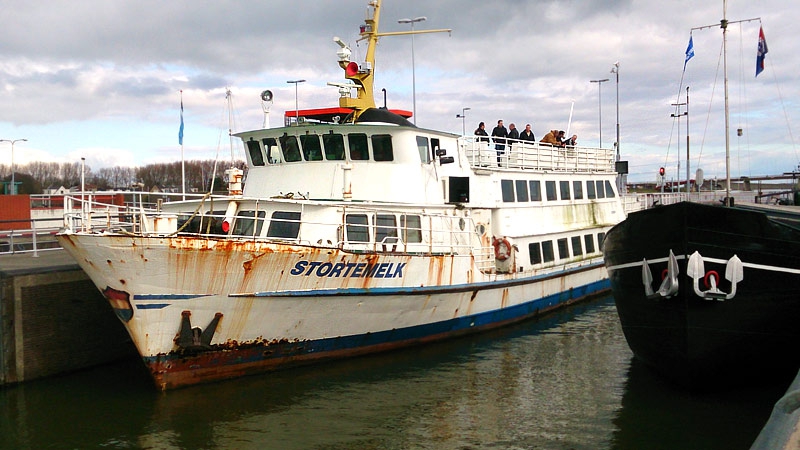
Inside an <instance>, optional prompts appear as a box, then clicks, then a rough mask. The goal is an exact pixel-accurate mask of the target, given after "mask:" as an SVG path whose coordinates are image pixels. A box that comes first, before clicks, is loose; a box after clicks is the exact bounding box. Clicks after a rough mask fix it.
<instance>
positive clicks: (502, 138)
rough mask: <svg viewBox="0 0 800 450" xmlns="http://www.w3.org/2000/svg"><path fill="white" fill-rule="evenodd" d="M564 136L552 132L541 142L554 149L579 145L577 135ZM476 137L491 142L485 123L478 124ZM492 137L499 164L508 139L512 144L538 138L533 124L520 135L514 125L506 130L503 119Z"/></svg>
mask: <svg viewBox="0 0 800 450" xmlns="http://www.w3.org/2000/svg"><path fill="white" fill-rule="evenodd" d="M564 134H565V133H564V131H560V130H550V132H549V133H547V134H546V135H545V136H544V138H542V140H541V141H539V142H541V143H543V144H550V145H552V146H554V147H574V146H575V145H577V144H578V135H577V134H573V135H572V136H571V137H569V138H566V137H564ZM475 136H479V137H478V141H479V142H481V141H482V142H489V134H488V133H487V132H486V124H485V123H483V122H481V123H480V124H478V128H477V129H476V130H475ZM491 137H492V140H493V141H494V149H495V150H496V151H497V162H498V163H499V162H500V155H502V154H503V153H505V150H506V141H507V139H511V140H512V142H513V141H516V140H519V141H528V142H534V141H536V137H535V136H534V135H533V131H531V124H526V125H525V129H524V130H523V131H522V132H521V133H520V132H519V130H517V127H516V125H514V124H513V123H511V124H509V125H508V129H506V127H505V126H504V125H503V120H502V119H501V120H498V121H497V126H496V127H494V129H492V134H491Z"/></svg>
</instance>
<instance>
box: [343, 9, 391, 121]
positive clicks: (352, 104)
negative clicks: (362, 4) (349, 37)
mask: <svg viewBox="0 0 800 450" xmlns="http://www.w3.org/2000/svg"><path fill="white" fill-rule="evenodd" d="M368 6H369V7H372V15H371V17H370V16H369V7H368V8H367V12H368V16H367V19H366V20H365V21H364V25H362V27H361V38H360V39H359V40H366V41H367V56H366V59H365V61H364V64H362V65H359V64H358V63H355V62H352V61H349V60H341V59H340V60H339V66H340V67H341V68H342V69H344V72H345V76H344V77H345V78H347V79H348V80H352V81H353V82H355V83H356V85H357V86H358V88H357V89H358V97H356V98H353V97H340V98H339V106H341V107H342V108H349V109H352V110H353V112H354V119H356V118H358V116H359V115H361V113H362V112H364V111H366V110H367V109H369V108H374V107H375V98H374V96H373V89H372V88H373V81H374V80H373V71H374V70H375V47H376V45H377V43H378V37H379V36H378V22H379V20H380V14H381V2H380V0H372V1H370V2H369V5H368Z"/></svg>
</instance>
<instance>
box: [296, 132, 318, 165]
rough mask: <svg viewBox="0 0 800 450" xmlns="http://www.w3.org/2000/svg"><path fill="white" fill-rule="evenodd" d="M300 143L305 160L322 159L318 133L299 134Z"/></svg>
mask: <svg viewBox="0 0 800 450" xmlns="http://www.w3.org/2000/svg"><path fill="white" fill-rule="evenodd" d="M300 144H301V145H302V146H303V157H305V159H306V161H322V147H321V146H320V144H319V136H318V135H316V134H305V135H302V136H300Z"/></svg>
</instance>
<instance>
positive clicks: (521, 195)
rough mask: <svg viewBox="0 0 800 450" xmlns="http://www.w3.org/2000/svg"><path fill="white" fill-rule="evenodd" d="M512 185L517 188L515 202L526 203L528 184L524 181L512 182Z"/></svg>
mask: <svg viewBox="0 0 800 450" xmlns="http://www.w3.org/2000/svg"><path fill="white" fill-rule="evenodd" d="M514 185H515V186H516V188H517V201H518V202H527V201H528V182H527V181H525V180H517V181H515V182H514Z"/></svg>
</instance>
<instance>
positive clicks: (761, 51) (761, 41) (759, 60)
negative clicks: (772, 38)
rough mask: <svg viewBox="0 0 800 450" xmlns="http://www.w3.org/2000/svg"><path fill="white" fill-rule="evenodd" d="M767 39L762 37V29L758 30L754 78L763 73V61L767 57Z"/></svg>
mask: <svg viewBox="0 0 800 450" xmlns="http://www.w3.org/2000/svg"><path fill="white" fill-rule="evenodd" d="M767 51H768V50H767V39H766V38H765V37H764V28H763V27H761V28H759V29H758V53H757V54H756V76H758V74H760V73H761V72H763V71H764V59H765V58H766V57H767Z"/></svg>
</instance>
